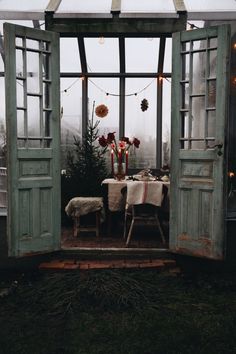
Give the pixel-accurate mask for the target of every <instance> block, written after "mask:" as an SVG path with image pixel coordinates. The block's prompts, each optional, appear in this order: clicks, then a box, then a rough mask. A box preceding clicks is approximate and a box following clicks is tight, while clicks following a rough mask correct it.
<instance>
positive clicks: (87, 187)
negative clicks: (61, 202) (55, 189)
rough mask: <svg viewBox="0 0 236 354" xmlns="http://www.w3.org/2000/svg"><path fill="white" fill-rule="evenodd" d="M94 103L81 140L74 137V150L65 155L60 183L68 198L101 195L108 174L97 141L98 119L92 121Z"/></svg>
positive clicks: (102, 153)
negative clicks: (65, 169)
mask: <svg viewBox="0 0 236 354" xmlns="http://www.w3.org/2000/svg"><path fill="white" fill-rule="evenodd" d="M94 105H95V102H94V103H93V111H92V119H91V120H89V121H88V126H87V131H86V133H85V135H84V137H83V139H82V141H81V140H80V139H78V138H77V137H74V139H75V142H74V145H75V151H72V152H69V153H68V156H67V173H66V175H65V176H64V177H62V184H63V183H64V184H65V189H66V190H65V191H64V192H65V193H66V194H67V198H66V199H68V200H69V199H71V198H73V197H76V196H82V197H96V196H101V195H102V188H101V182H102V181H103V179H104V178H106V177H107V176H108V173H107V168H106V161H105V157H104V152H103V151H102V150H101V149H100V146H99V145H98V143H97V142H98V136H99V134H98V125H99V121H96V122H95V123H94V122H93V114H94ZM62 187H63V186H62Z"/></svg>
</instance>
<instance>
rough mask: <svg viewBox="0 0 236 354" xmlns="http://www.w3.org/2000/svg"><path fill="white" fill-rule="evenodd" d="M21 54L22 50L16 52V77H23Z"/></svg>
mask: <svg viewBox="0 0 236 354" xmlns="http://www.w3.org/2000/svg"><path fill="white" fill-rule="evenodd" d="M23 68H24V67H23V52H22V50H19V49H17V50H16V76H18V77H23V76H24V69H23Z"/></svg>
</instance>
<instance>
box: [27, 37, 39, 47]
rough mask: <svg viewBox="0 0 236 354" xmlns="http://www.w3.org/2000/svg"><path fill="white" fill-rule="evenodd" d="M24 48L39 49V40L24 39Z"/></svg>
mask: <svg viewBox="0 0 236 354" xmlns="http://www.w3.org/2000/svg"><path fill="white" fill-rule="evenodd" d="M26 48H27V49H29V48H30V49H39V41H36V40H33V39H28V38H27V39H26Z"/></svg>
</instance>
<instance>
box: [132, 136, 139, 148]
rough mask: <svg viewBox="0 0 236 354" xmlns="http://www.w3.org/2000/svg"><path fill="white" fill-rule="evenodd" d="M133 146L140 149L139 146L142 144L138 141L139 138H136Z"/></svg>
mask: <svg viewBox="0 0 236 354" xmlns="http://www.w3.org/2000/svg"><path fill="white" fill-rule="evenodd" d="M133 144H134V146H135V147H136V148H138V147H139V144H140V140H139V139H137V138H134V141H133Z"/></svg>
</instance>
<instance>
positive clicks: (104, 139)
mask: <svg viewBox="0 0 236 354" xmlns="http://www.w3.org/2000/svg"><path fill="white" fill-rule="evenodd" d="M98 142H99V144H100V145H101V146H102V147H106V146H107V144H108V141H107V139H106V138H105V136H104V135H102V136H101V137H100V138H98Z"/></svg>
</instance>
